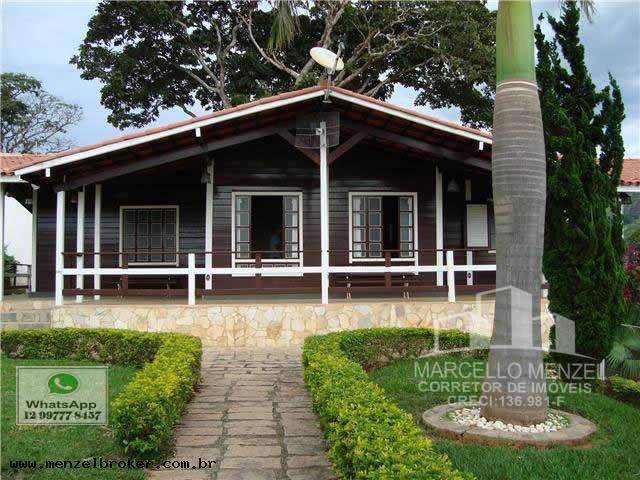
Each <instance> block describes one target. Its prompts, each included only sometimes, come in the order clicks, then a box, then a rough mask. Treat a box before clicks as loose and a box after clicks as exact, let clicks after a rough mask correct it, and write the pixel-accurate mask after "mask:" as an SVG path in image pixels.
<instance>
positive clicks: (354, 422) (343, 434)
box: [302, 328, 474, 480]
mask: <svg viewBox="0 0 640 480" xmlns="http://www.w3.org/2000/svg"><path fill="white" fill-rule="evenodd" d="M438 341H439V344H440V345H441V347H443V348H456V347H465V346H467V345H468V344H469V336H468V335H467V334H465V333H463V332H460V331H455V330H451V331H440V332H438ZM433 346H434V331H433V330H430V329H397V328H389V329H366V330H355V331H348V332H338V333H331V334H328V335H321V336H313V337H308V338H307V339H306V340H305V343H304V348H303V356H302V364H303V369H304V379H305V382H306V384H307V387H308V389H309V391H310V393H311V397H312V399H313V406H314V409H315V410H316V411H317V412H318V414H319V415H320V418H321V421H322V424H323V428H324V430H325V434H326V437H327V440H328V442H329V447H330V448H329V458H330V459H331V462H332V465H333V469H334V471H335V472H336V474H337V475H338V477H339V478H341V479H345V480H346V479H349V480H351V479H366V480H386V479H400V478H401V479H404V480H426V479H439V480H454V479H455V480H458V479H473V478H474V477H473V475H471V474H469V473H465V472H460V471H458V470H456V469H454V468H453V466H452V464H451V461H450V460H449V458H448V457H447V456H446V455H442V454H439V453H437V452H435V450H434V449H433V445H432V442H431V440H429V439H428V438H426V437H425V436H424V434H423V432H422V430H421V429H420V428H419V427H418V426H417V425H415V423H414V422H413V418H412V416H411V415H410V414H409V413H407V412H404V411H403V410H401V409H400V408H399V407H398V406H397V405H395V404H394V403H393V402H392V401H390V400H389V399H388V398H387V397H386V396H385V393H384V390H382V388H380V387H379V386H377V385H376V384H375V383H373V382H372V381H371V380H370V379H369V377H368V375H367V374H366V372H365V370H364V368H363V365H364V366H366V367H368V368H371V367H372V366H373V365H378V364H379V363H380V362H385V361H391V360H392V359H394V358H402V357H404V358H407V357H411V356H417V355H419V354H420V353H422V352H423V351H428V350H432V349H433ZM352 359H353V360H352ZM355 359H357V361H356V360H355ZM362 364H363V365H362Z"/></svg>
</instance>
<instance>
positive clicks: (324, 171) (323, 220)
mask: <svg viewBox="0 0 640 480" xmlns="http://www.w3.org/2000/svg"><path fill="white" fill-rule="evenodd" d="M327 157H328V155H327V124H326V123H325V122H320V249H321V254H320V258H321V267H322V273H321V279H322V281H321V283H322V303H323V304H325V305H326V304H327V303H329V165H328V163H327Z"/></svg>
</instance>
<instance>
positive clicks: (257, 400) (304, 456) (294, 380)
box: [148, 349, 334, 480]
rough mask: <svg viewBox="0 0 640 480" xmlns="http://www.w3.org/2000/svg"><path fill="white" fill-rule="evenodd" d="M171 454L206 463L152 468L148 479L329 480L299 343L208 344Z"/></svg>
mask: <svg viewBox="0 0 640 480" xmlns="http://www.w3.org/2000/svg"><path fill="white" fill-rule="evenodd" d="M175 440H176V442H175V454H174V457H173V458H171V459H170V460H188V461H189V462H191V464H194V463H195V464H197V463H198V458H200V459H202V460H215V462H216V463H215V464H213V463H212V464H211V468H208V469H207V468H205V469H196V470H184V469H170V470H159V471H152V472H149V476H148V478H149V479H151V480H165V479H172V480H173V479H175V480H203V479H208V480H329V479H332V478H334V475H333V473H332V472H331V468H330V466H329V465H330V464H329V461H328V460H327V458H326V456H325V454H324V450H325V444H324V440H323V436H322V432H321V431H320V429H319V428H318V423H317V418H316V416H315V414H314V413H313V411H312V408H311V399H310V397H309V394H308V393H307V391H306V389H305V387H304V383H303V381H302V373H301V366H300V351H299V349H295V350H294V349H253V350H248V349H233V350H232V349H226V350H225V349H223V350H220V349H216V350H215V351H206V352H205V354H204V357H203V364H202V384H201V386H200V389H199V391H198V392H197V394H196V395H195V397H194V399H193V400H192V401H191V402H190V403H189V405H188V407H187V412H186V414H185V416H184V417H183V418H182V423H181V424H180V426H179V427H178V429H177V432H176V439H175Z"/></svg>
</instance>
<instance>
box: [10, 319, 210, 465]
mask: <svg viewBox="0 0 640 480" xmlns="http://www.w3.org/2000/svg"><path fill="white" fill-rule="evenodd" d="M0 346H1V348H2V352H3V353H5V354H6V355H8V356H10V357H15V358H51V359H54V358H55V359H63V358H70V359H78V360H80V359H87V360H95V361H98V362H104V363H113V364H125V365H136V366H139V367H142V369H141V370H140V371H139V372H137V373H136V374H135V375H134V377H133V379H132V380H131V382H129V383H128V384H127V385H126V386H125V388H124V389H123V390H122V391H121V392H120V394H119V395H118V396H117V397H116V398H115V399H114V400H113V402H112V403H111V412H112V415H113V427H114V430H115V434H116V437H117V438H118V439H119V441H120V442H121V443H122V445H123V446H124V449H125V451H126V452H127V453H133V454H144V453H148V452H157V451H159V450H161V449H163V448H165V447H166V446H168V444H169V442H170V440H171V437H172V435H173V428H174V426H175V425H176V424H177V423H178V421H179V420H180V415H181V414H182V411H183V410H184V407H185V405H186V404H187V401H188V400H189V397H190V396H191V394H192V392H193V390H194V388H195V386H196V384H197V383H198V379H199V378H200V359H201V357H202V346H201V343H200V339H199V338H197V337H192V336H189V335H184V334H181V333H143V332H133V331H128V330H115V329H84V328H60V329H41V330H40V329H39V330H6V331H3V332H1V333H0Z"/></svg>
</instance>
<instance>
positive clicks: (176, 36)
mask: <svg viewBox="0 0 640 480" xmlns="http://www.w3.org/2000/svg"><path fill="white" fill-rule="evenodd" d="M282 3H283V2H279V1H276V0H273V2H271V3H268V4H265V3H264V2H258V1H239V0H238V1H228V2H194V1H174V2H103V3H101V4H99V5H98V7H97V10H96V13H95V15H94V16H93V17H92V18H91V20H90V22H89V29H88V32H87V35H86V38H85V39H84V41H83V43H82V44H81V45H80V48H79V52H78V54H77V55H75V56H74V57H73V58H72V59H71V63H72V64H74V65H76V66H77V67H78V68H79V69H80V70H81V71H82V78H85V79H98V80H100V81H101V82H102V84H103V87H102V91H101V94H102V97H101V102H102V104H103V105H104V106H105V107H106V108H107V109H109V110H110V111H111V114H110V115H109V122H110V123H111V124H113V125H115V126H117V127H120V128H124V127H128V126H143V125H146V124H148V123H150V122H152V121H153V120H155V119H156V118H157V116H158V114H159V112H160V111H161V110H162V109H168V108H173V107H178V108H181V109H182V110H184V111H185V112H187V113H189V114H192V115H193V110H195V108H194V107H195V106H198V105H199V106H202V107H203V108H204V109H207V110H216V109H220V108H226V107H230V106H233V105H237V104H239V103H243V102H247V101H250V100H252V99H255V98H260V97H263V96H268V95H272V94H276V93H279V92H283V91H288V90H291V89H295V88H301V87H304V86H309V85H314V84H316V83H318V81H319V79H320V78H321V75H322V74H323V71H322V69H321V68H320V67H319V66H317V65H315V64H314V62H313V61H312V60H311V59H310V57H309V49H310V48H311V47H313V46H318V45H319V46H323V47H325V48H335V47H336V40H337V38H338V36H339V35H343V36H344V39H345V45H346V48H345V51H344V55H343V57H344V59H345V64H346V66H345V69H344V70H343V71H342V72H339V73H338V74H337V75H336V76H335V83H336V84H337V85H338V86H342V87H345V88H348V89H350V90H354V91H357V92H361V93H364V94H367V95H372V96H374V97H377V98H380V99H388V98H389V97H390V96H391V94H392V93H393V90H394V88H395V86H396V85H403V86H405V87H410V88H415V89H416V90H417V91H418V96H417V99H416V104H419V105H427V104H428V105H430V106H432V107H433V108H439V107H450V106H458V107H460V109H461V113H462V121H463V122H466V123H469V124H472V125H476V126H487V125H489V124H490V123H491V109H492V93H493V90H494V83H495V81H494V73H493V70H494V67H493V66H494V51H495V46H494V45H495V39H494V30H495V12H490V11H489V10H488V9H487V7H486V5H485V4H484V3H483V2H439V1H431V2H425V1H421V2H403V1H385V2H378V1H362V2H350V1H348V0H329V1H322V2H318V1H299V0H288V1H287V2H286V3H287V5H286V7H287V8H284V7H283V6H282ZM287 12H289V13H287ZM291 12H293V15H292V14H291ZM285 30H288V31H289V32H290V33H292V35H293V40H291V38H290V37H286V36H285V37H283V36H282V35H281V33H278V32H282V31H285Z"/></svg>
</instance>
